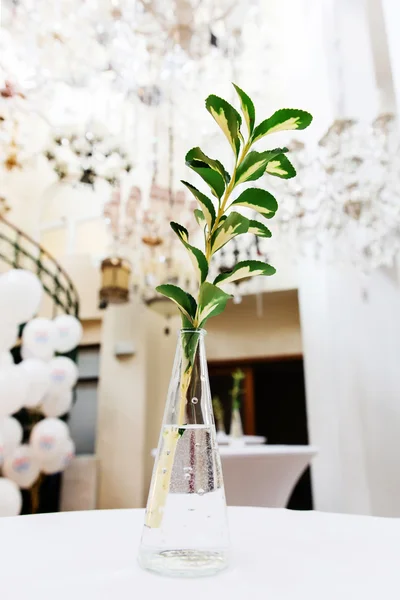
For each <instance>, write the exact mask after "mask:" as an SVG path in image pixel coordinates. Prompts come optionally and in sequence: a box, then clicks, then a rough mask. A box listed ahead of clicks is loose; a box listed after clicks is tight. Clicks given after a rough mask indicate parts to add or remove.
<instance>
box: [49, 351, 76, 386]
mask: <svg viewBox="0 0 400 600" xmlns="http://www.w3.org/2000/svg"><path fill="white" fill-rule="evenodd" d="M49 365H50V392H53V393H55V394H60V393H61V392H62V391H65V390H69V389H71V388H72V387H74V385H75V384H76V382H77V381H78V375H79V371H78V367H77V366H76V364H75V363H74V361H73V360H71V359H70V358H67V357H66V356H57V357H56V358H53V360H51V361H50V363H49Z"/></svg>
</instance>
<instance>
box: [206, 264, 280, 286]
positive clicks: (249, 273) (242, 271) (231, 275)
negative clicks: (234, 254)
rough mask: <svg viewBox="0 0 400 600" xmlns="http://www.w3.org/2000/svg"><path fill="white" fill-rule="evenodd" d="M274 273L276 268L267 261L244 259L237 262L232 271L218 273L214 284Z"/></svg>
mask: <svg viewBox="0 0 400 600" xmlns="http://www.w3.org/2000/svg"><path fill="white" fill-rule="evenodd" d="M274 273H276V269H274V267H271V265H269V264H267V263H263V262H262V261H261V260H243V261H241V262H239V263H237V265H235V267H234V268H233V269H232V271H228V272H226V273H221V275H218V277H217V278H216V279H215V281H214V285H220V284H221V283H233V282H234V281H238V279H247V278H248V277H255V276H256V275H273V274H274Z"/></svg>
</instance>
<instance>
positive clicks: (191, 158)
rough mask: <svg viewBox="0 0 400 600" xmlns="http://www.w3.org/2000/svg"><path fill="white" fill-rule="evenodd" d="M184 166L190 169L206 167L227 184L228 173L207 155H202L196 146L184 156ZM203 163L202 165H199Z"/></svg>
mask: <svg viewBox="0 0 400 600" xmlns="http://www.w3.org/2000/svg"><path fill="white" fill-rule="evenodd" d="M185 160H186V164H187V165H189V166H190V167H193V166H199V167H201V166H204V164H206V165H208V166H209V167H210V168H211V169H213V170H214V171H216V172H217V173H219V174H220V175H221V176H222V178H223V179H224V180H225V181H226V183H229V181H230V179H231V176H230V175H229V173H228V171H227V170H226V169H225V167H224V165H223V164H222V163H221V162H220V161H219V160H216V159H214V158H210V157H209V156H207V154H204V152H203V150H201V149H200V148H199V147H198V146H197V147H196V148H192V149H191V150H189V152H188V153H187V154H186V158H185ZM201 163H204V164H201Z"/></svg>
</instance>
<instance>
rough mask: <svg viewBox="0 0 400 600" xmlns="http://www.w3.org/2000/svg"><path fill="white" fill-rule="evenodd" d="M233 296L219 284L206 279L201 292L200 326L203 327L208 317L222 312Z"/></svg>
mask: <svg viewBox="0 0 400 600" xmlns="http://www.w3.org/2000/svg"><path fill="white" fill-rule="evenodd" d="M229 298H231V296H230V295H229V294H226V293H225V292H223V291H222V290H220V289H219V288H217V286H215V285H213V284H212V283H208V281H205V282H204V283H203V284H202V286H201V288H200V294H199V327H203V326H204V324H205V322H206V321H207V319H209V318H210V317H215V316H216V315H219V314H220V313H222V311H223V310H224V309H225V306H226V303H227V302H228V300H229Z"/></svg>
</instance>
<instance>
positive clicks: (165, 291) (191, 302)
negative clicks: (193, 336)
mask: <svg viewBox="0 0 400 600" xmlns="http://www.w3.org/2000/svg"><path fill="white" fill-rule="evenodd" d="M156 291H157V292H158V293H159V294H162V295H163V296H166V297H167V298H169V299H170V300H172V301H173V302H175V304H177V305H178V308H179V310H180V311H181V313H182V315H183V316H184V317H185V318H186V319H187V320H188V321H189V322H190V323H191V325H193V320H194V318H195V316H196V311H197V304H196V300H195V299H194V298H193V296H191V295H190V294H188V293H187V292H184V291H183V290H182V289H181V288H180V287H178V286H177V285H172V284H170V283H165V284H163V285H159V286H158V287H157V288H156Z"/></svg>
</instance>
